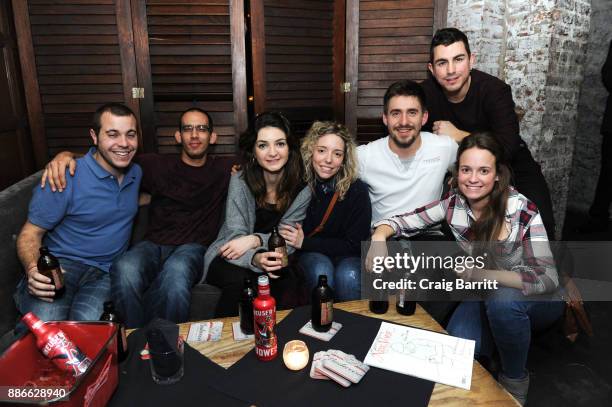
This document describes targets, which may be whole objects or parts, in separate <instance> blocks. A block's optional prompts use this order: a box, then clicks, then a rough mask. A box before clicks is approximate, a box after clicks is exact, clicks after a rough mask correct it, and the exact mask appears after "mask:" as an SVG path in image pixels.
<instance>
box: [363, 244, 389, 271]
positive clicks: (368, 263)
mask: <svg viewBox="0 0 612 407" xmlns="http://www.w3.org/2000/svg"><path fill="white" fill-rule="evenodd" d="M375 239H376V240H375ZM388 254H389V252H388V250H387V241H386V240H385V239H382V240H380V239H379V238H376V237H375V236H372V242H370V248H369V249H368V254H367V256H366V260H365V269H366V272H368V273H372V272H374V273H382V270H381V267H383V265H382V262H381V261H379V260H378V259H385V258H386V257H387V255H388Z"/></svg>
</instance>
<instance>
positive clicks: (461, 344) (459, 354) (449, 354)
mask: <svg viewBox="0 0 612 407" xmlns="http://www.w3.org/2000/svg"><path fill="white" fill-rule="evenodd" d="M474 345H475V342H474V341H472V340H469V339H462V338H457V337H454V336H450V335H444V334H439V333H435V332H431V331H425V330H423V329H416V328H411V327H408V326H403V325H396V324H390V323H388V322H383V323H382V324H381V325H380V329H379V330H378V334H377V335H376V339H374V343H372V346H371V347H370V350H369V351H368V354H367V355H366V358H365V360H364V362H365V364H367V365H370V366H374V367H379V368H381V369H387V370H391V371H394V372H397V373H403V374H407V375H410V376H415V377H419V378H421V379H426V380H431V381H433V382H438V383H443V384H447V385H449V386H455V387H460V388H462V389H466V390H469V389H470V385H471V383H472V366H473V364H474Z"/></svg>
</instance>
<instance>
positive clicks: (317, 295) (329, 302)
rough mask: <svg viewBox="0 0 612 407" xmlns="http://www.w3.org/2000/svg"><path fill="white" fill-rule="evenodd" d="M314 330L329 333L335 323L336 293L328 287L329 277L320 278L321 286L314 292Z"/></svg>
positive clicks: (312, 321)
mask: <svg viewBox="0 0 612 407" xmlns="http://www.w3.org/2000/svg"><path fill="white" fill-rule="evenodd" d="M311 306H312V316H311V319H310V321H311V323H312V329H314V330H315V331H318V332H327V331H329V329H330V328H331V326H332V322H333V321H334V293H333V291H332V289H331V288H330V287H329V286H328V285H327V276H326V275H320V276H319V284H318V285H317V286H316V287H315V288H314V290H312V305H311Z"/></svg>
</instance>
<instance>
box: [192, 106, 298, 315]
mask: <svg viewBox="0 0 612 407" xmlns="http://www.w3.org/2000/svg"><path fill="white" fill-rule="evenodd" d="M240 149H241V151H242V155H243V159H244V165H243V171H241V172H238V173H237V174H235V175H233V176H232V179H231V181H230V186H229V192H228V197H227V203H226V210H225V222H224V223H223V226H221V230H220V231H219V235H218V236H217V239H216V240H215V241H214V242H213V243H212V244H211V245H210V247H209V248H208V250H207V252H206V256H205V259H204V275H205V278H206V281H207V282H208V283H209V284H212V285H215V286H217V287H219V288H221V290H222V294H221V298H220V300H219V304H218V306H217V316H230V315H236V314H237V312H238V305H237V304H238V301H239V298H240V292H241V290H242V287H243V284H244V279H245V277H253V276H254V275H255V274H256V273H264V272H265V273H267V274H268V276H269V277H270V278H271V286H272V287H271V288H272V293H273V295H275V296H276V297H278V296H279V295H282V293H283V291H285V290H286V287H287V286H288V285H290V279H291V278H290V276H288V275H287V270H283V271H282V272H281V269H282V265H281V258H282V255H281V254H280V253H276V252H270V251H268V249H267V247H268V238H269V237H270V232H271V231H272V228H273V227H274V226H277V225H278V224H287V225H292V226H295V224H296V223H298V222H301V221H302V220H303V219H304V217H305V214H306V208H307V207H308V203H309V202H310V191H309V190H308V188H305V187H304V186H303V183H302V174H303V170H302V162H301V156H300V150H299V140H298V139H297V138H296V137H294V136H293V135H292V133H291V130H290V126H289V121H288V120H287V119H286V118H285V117H284V116H282V115H281V114H279V113H262V114H261V115H259V116H257V118H256V119H255V123H254V126H253V129H252V130H251V131H249V132H247V133H245V134H244V135H242V136H241V137H240ZM288 249H289V252H290V253H291V251H292V250H293V249H292V248H291V247H288ZM277 299H278V298H277Z"/></svg>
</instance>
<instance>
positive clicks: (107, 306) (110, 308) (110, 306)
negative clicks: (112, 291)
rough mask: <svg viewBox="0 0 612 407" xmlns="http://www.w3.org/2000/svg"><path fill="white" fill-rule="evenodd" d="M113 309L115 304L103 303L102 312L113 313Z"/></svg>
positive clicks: (110, 302)
mask: <svg viewBox="0 0 612 407" xmlns="http://www.w3.org/2000/svg"><path fill="white" fill-rule="evenodd" d="M114 309H115V304H113V302H112V301H105V302H104V312H111V311H114Z"/></svg>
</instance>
